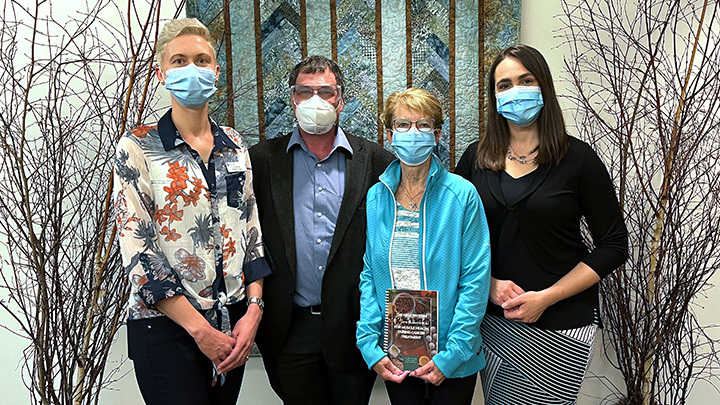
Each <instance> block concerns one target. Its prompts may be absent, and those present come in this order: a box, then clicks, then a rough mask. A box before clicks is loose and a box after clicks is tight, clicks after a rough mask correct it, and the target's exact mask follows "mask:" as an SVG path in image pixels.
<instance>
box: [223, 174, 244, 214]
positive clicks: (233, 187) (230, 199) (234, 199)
mask: <svg viewBox="0 0 720 405" xmlns="http://www.w3.org/2000/svg"><path fill="white" fill-rule="evenodd" d="M245 173H246V172H245V171H241V172H236V173H228V175H227V176H225V187H226V189H227V205H228V206H229V207H233V208H239V207H240V203H241V202H242V200H243V193H244V190H245V178H246V177H245Z"/></svg>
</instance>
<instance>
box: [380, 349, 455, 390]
mask: <svg viewBox="0 0 720 405" xmlns="http://www.w3.org/2000/svg"><path fill="white" fill-rule="evenodd" d="M372 369H373V370H375V372H376V373H377V374H378V375H379V376H380V378H382V379H383V380H385V381H392V382H394V383H398V384H400V383H401V382H403V380H405V377H407V376H408V375H409V376H412V377H417V378H420V379H422V380H425V381H427V382H429V383H431V384H435V385H440V383H442V382H443V381H445V375H443V373H442V372H441V371H440V370H439V369H438V368H437V366H436V365H435V362H433V361H432V360H430V361H429V362H428V363H427V364H425V365H424V366H422V367H420V368H418V369H417V370H415V371H413V372H410V371H400V369H399V368H397V366H395V365H394V364H393V363H392V361H390V359H389V358H388V357H387V356H385V357H383V358H382V359H380V361H378V362H377V363H375V365H374V366H373V367H372Z"/></svg>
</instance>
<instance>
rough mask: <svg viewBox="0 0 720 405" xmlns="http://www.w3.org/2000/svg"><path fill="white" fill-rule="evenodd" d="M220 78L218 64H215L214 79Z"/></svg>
mask: <svg viewBox="0 0 720 405" xmlns="http://www.w3.org/2000/svg"><path fill="white" fill-rule="evenodd" d="M218 80H220V65H215V81H218Z"/></svg>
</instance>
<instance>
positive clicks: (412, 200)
mask: <svg viewBox="0 0 720 405" xmlns="http://www.w3.org/2000/svg"><path fill="white" fill-rule="evenodd" d="M400 187H402V189H403V191H405V194H407V196H408V198H409V199H410V209H411V210H413V211H417V210H418V207H419V206H420V204H419V203H417V202H415V199H416V198H418V197H419V196H420V194H422V192H423V191H425V186H423V188H421V189H420V191H418V193H417V194H415V197H413V196H411V195H410V192H409V191H408V189H407V187H405V184H404V183H403V182H402V181H401V182H400Z"/></svg>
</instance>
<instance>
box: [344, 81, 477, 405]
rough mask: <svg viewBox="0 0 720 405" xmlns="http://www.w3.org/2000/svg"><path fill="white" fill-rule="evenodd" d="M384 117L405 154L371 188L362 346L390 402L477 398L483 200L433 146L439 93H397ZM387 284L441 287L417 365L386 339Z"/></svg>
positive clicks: (392, 138)
mask: <svg viewBox="0 0 720 405" xmlns="http://www.w3.org/2000/svg"><path fill="white" fill-rule="evenodd" d="M383 120H384V123H385V126H386V128H387V133H388V139H389V140H390V143H391V145H392V146H393V147H394V149H395V151H396V153H397V155H398V158H399V159H396V160H395V161H394V162H392V163H391V164H390V166H389V167H388V168H387V170H386V171H385V173H383V174H382V176H380V182H379V183H377V184H376V185H375V186H373V187H372V188H371V189H370V191H369V192H368V196H367V203H366V207H367V244H366V251H365V256H364V260H365V267H364V269H363V272H362V274H361V276H360V292H361V299H360V321H359V322H358V324H357V346H358V348H359V349H360V351H361V352H362V355H363V357H364V359H365V361H366V362H367V364H368V366H370V367H371V368H372V369H374V370H375V371H376V372H377V373H378V375H380V377H381V378H383V379H384V380H385V385H386V387H387V391H388V395H389V397H390V401H391V402H392V403H393V404H398V403H403V404H415V403H417V404H470V403H471V402H472V396H473V393H474V390H475V382H476V379H477V372H478V371H479V370H481V369H482V368H483V367H484V366H485V358H484V356H483V352H482V338H481V337H480V323H481V321H482V319H483V315H484V314H485V308H486V305H487V299H488V291H489V286H490V239H489V233H488V226H487V222H486V220H485V213H484V211H483V207H482V202H481V200H480V198H479V197H478V194H477V192H476V191H475V189H474V187H473V186H472V184H471V183H469V182H468V181H466V180H464V179H462V178H461V177H459V176H457V175H454V174H451V173H448V171H447V170H445V168H444V167H443V166H442V164H441V163H440V161H439V160H438V158H437V157H435V156H434V155H432V150H433V148H434V146H435V145H436V143H437V141H438V139H439V137H440V131H441V130H440V128H441V125H442V122H443V118H442V109H441V107H440V103H439V101H438V100H437V99H436V98H435V97H434V96H432V95H431V94H430V93H428V92H427V91H425V90H422V89H416V88H411V89H407V90H403V91H400V92H396V93H393V94H392V95H391V96H390V97H389V98H388V99H387V101H386V109H385V111H384V113H383ZM390 288H400V289H421V290H436V291H438V316H437V318H438V326H437V334H438V346H437V353H436V354H434V356H433V357H432V359H431V360H430V361H429V362H428V363H427V364H425V365H423V366H422V367H420V368H418V369H417V370H415V371H413V372H408V371H404V372H403V371H401V370H400V369H399V368H397V367H396V366H395V365H394V364H393V363H392V362H391V361H390V359H389V358H388V357H387V355H386V353H385V352H384V350H383V347H382V345H383V341H382V340H383V325H384V321H385V320H384V316H385V315H384V314H385V310H384V307H385V292H386V290H388V289H390ZM428 383H431V384H428Z"/></svg>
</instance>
